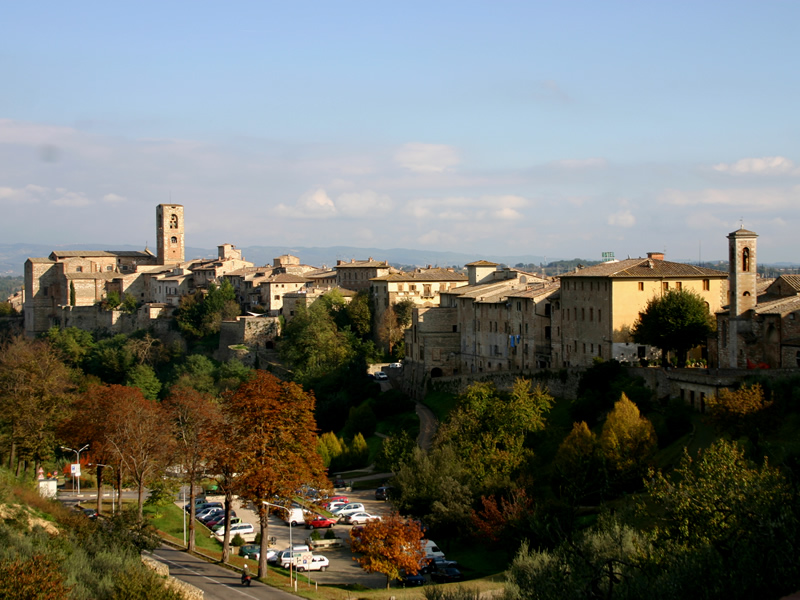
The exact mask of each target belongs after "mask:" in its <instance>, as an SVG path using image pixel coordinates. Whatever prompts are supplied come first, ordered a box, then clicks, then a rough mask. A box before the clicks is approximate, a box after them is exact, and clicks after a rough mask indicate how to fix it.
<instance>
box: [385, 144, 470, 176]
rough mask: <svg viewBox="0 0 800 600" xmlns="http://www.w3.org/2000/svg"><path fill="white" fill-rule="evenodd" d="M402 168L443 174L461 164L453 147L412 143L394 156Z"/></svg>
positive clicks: (417, 171)
mask: <svg viewBox="0 0 800 600" xmlns="http://www.w3.org/2000/svg"><path fill="white" fill-rule="evenodd" d="M394 159H395V161H396V162H397V164H399V165H400V166H401V167H404V168H406V169H408V170H409V171H414V172H416V173H441V172H442V171H445V170H447V169H448V168H449V167H454V166H455V165H457V164H458V163H459V160H458V154H457V153H456V150H455V148H453V147H452V146H446V145H444V144H423V143H419V142H411V143H408V144H404V145H402V146H401V147H400V148H399V149H398V150H397V152H396V153H395V155H394Z"/></svg>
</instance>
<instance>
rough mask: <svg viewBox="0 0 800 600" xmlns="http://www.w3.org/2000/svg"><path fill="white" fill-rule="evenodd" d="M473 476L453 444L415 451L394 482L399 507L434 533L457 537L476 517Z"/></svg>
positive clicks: (395, 497)
mask: <svg viewBox="0 0 800 600" xmlns="http://www.w3.org/2000/svg"><path fill="white" fill-rule="evenodd" d="M472 479H473V478H472V475H471V473H470V472H469V471H468V470H467V469H466V468H465V466H464V464H463V462H462V461H461V459H460V458H459V456H458V455H457V454H456V452H455V451H454V450H453V448H452V447H451V446H449V445H440V446H438V447H436V448H434V449H433V450H431V451H430V452H425V451H424V450H422V449H421V448H419V447H417V448H414V451H413V453H412V455H411V457H410V458H409V460H408V461H407V462H405V463H404V464H403V465H402V466H401V467H400V469H399V471H398V472H397V474H396V475H395V476H394V478H393V479H392V486H393V487H394V493H393V500H394V504H395V507H396V508H397V510H398V511H400V512H401V513H402V514H405V515H410V516H413V517H416V518H418V519H421V520H422V521H424V522H425V523H426V524H427V525H428V526H429V527H430V529H431V530H432V531H434V532H440V533H443V534H445V535H448V536H457V535H460V534H461V533H464V532H466V531H467V529H468V527H469V525H470V523H471V517H472V509H471V505H472V497H473V492H472V488H471V487H470V483H471V482H472Z"/></svg>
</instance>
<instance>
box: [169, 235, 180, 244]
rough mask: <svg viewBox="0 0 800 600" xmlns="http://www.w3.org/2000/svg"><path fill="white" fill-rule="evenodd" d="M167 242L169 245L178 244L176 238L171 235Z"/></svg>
mask: <svg viewBox="0 0 800 600" xmlns="http://www.w3.org/2000/svg"><path fill="white" fill-rule="evenodd" d="M169 241H170V243H171V244H177V243H178V238H176V237H175V236H174V235H173V236H172V237H171V238H169Z"/></svg>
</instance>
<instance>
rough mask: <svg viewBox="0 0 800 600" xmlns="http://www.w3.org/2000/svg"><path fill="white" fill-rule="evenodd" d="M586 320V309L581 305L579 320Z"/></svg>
mask: <svg viewBox="0 0 800 600" xmlns="http://www.w3.org/2000/svg"><path fill="white" fill-rule="evenodd" d="M585 320H586V309H585V308H583V307H581V321H585Z"/></svg>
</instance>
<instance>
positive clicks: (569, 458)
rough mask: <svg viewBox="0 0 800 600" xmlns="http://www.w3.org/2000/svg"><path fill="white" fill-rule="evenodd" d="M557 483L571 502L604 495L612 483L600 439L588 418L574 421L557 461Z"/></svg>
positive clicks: (598, 497)
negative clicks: (608, 485) (587, 422)
mask: <svg viewBox="0 0 800 600" xmlns="http://www.w3.org/2000/svg"><path fill="white" fill-rule="evenodd" d="M553 469H554V471H555V474H554V484H555V487H556V489H557V490H558V493H559V494H560V495H561V497H563V498H566V499H567V501H569V502H570V504H577V503H580V502H582V501H585V500H586V499H592V500H595V501H596V500H599V499H600V498H602V496H603V494H604V492H605V490H606V487H607V483H608V476H607V474H606V468H605V460H604V459H603V453H602V451H601V449H600V441H599V440H598V439H597V436H596V435H595V434H594V433H593V432H592V431H591V430H590V429H589V426H588V425H587V424H586V422H585V421H581V422H580V423H573V425H572V431H570V432H569V434H568V435H567V437H565V438H564V440H563V441H562V442H561V445H560V446H559V447H558V452H557V453H556V458H555V460H554V461H553Z"/></svg>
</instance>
